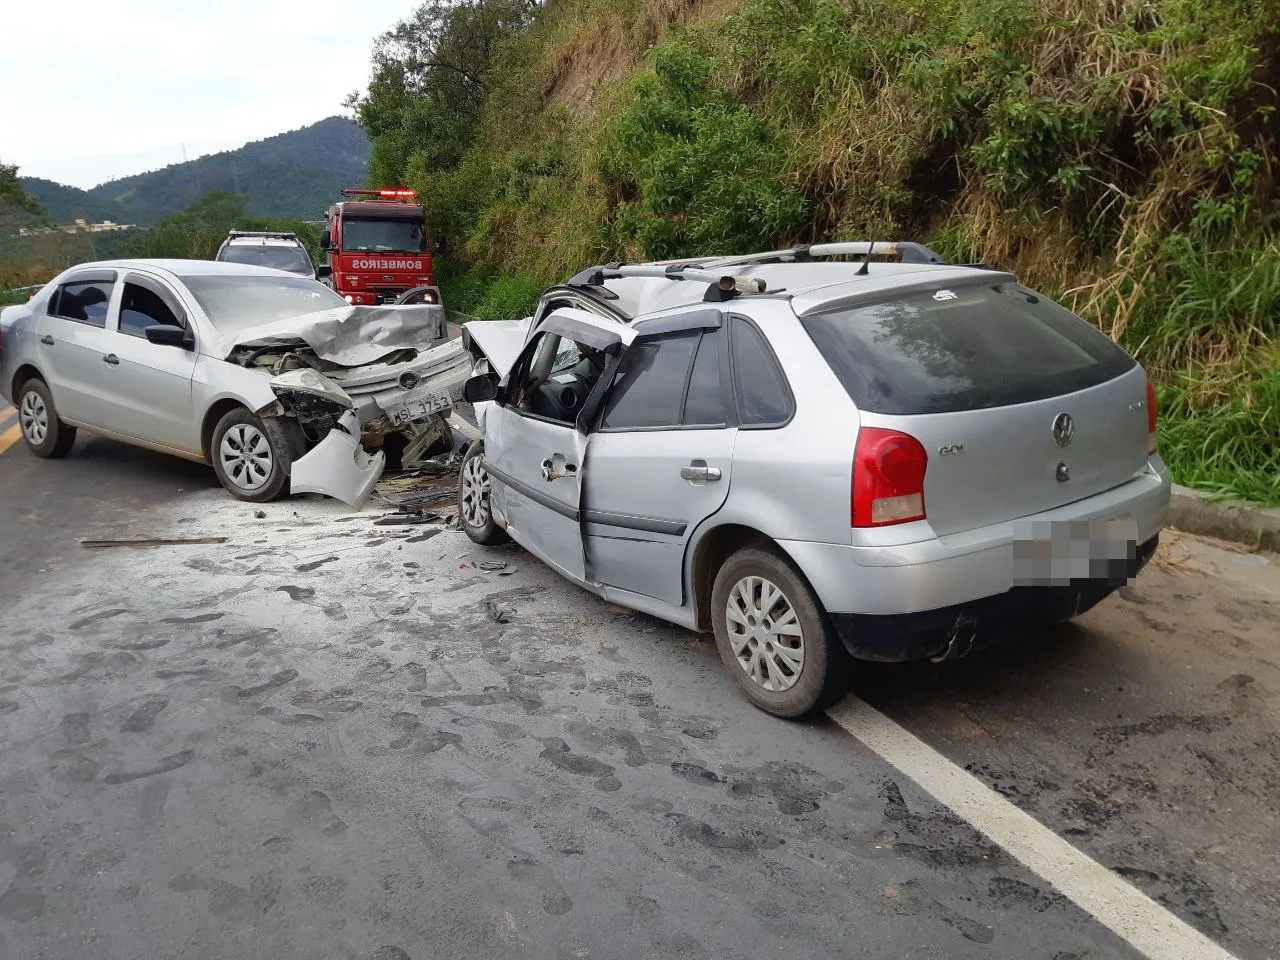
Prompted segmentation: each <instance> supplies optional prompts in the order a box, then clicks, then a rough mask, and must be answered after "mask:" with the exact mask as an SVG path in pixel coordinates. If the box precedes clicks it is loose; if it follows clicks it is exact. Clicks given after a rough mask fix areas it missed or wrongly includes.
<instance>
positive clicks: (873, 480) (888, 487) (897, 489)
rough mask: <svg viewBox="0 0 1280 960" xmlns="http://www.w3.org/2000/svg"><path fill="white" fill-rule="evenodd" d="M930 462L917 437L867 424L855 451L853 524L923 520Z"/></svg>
mask: <svg viewBox="0 0 1280 960" xmlns="http://www.w3.org/2000/svg"><path fill="white" fill-rule="evenodd" d="M928 466H929V456H928V454H926V453H925V452H924V447H923V446H922V445H921V444H920V441H919V440H917V439H916V438H915V437H913V436H910V435H909V434H905V433H901V432H899V431H897V430H884V429H881V428H879V427H863V428H862V429H861V430H860V431H858V445H857V447H856V448H855V450H854V453H853V497H852V500H853V504H852V508H853V509H852V522H853V525H854V526H855V527H883V526H887V525H888V524H891V523H906V522H908V521H909V520H923V519H924V516H925V514H924V472H925V469H926V468H927V467H928Z"/></svg>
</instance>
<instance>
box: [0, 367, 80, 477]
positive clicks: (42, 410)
mask: <svg viewBox="0 0 1280 960" xmlns="http://www.w3.org/2000/svg"><path fill="white" fill-rule="evenodd" d="M14 399H15V400H16V401H17V403H16V404H15V406H16V407H17V408H18V426H19V427H20V428H21V430H22V439H23V440H25V441H27V447H28V448H29V449H30V450H31V452H32V453H34V454H35V455H36V456H37V457H42V458H44V459H49V460H52V459H55V458H57V457H65V456H66V455H67V453H68V452H69V451H70V450H71V445H72V444H73V443H75V442H76V428H75V427H73V426H71V425H70V424H67V423H63V422H62V421H61V420H59V419H58V410H57V408H56V407H55V406H54V405H53V394H52V393H50V392H49V385H48V384H47V383H45V382H44V381H43V380H41V379H40V378H39V377H32V378H31V379H30V380H28V381H27V382H26V383H24V384H23V385H22V386H21V387H20V388H19V389H18V395H17V396H16V397H14Z"/></svg>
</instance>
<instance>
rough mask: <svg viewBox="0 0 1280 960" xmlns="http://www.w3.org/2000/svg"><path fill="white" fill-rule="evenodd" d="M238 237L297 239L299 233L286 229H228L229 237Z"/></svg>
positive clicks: (230, 238)
mask: <svg viewBox="0 0 1280 960" xmlns="http://www.w3.org/2000/svg"><path fill="white" fill-rule="evenodd" d="M237 237H262V238H263V239H264V240H265V239H269V238H270V239H275V240H297V239H298V235H297V234H296V233H292V232H289V231H285V230H228V231H227V239H228V240H234V239H236V238H237Z"/></svg>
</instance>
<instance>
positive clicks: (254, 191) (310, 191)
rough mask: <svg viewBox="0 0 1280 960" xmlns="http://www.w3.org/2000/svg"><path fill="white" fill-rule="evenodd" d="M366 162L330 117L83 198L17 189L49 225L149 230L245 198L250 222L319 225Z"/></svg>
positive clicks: (57, 189)
mask: <svg viewBox="0 0 1280 960" xmlns="http://www.w3.org/2000/svg"><path fill="white" fill-rule="evenodd" d="M368 160H369V141H368V138H367V137H366V136H365V134H364V131H362V130H361V129H360V127H358V126H357V125H356V124H354V123H352V122H351V121H350V120H348V119H346V118H344V117H329V118H328V119H327V120H321V121H320V122H319V123H315V124H312V125H311V126H309V127H303V128H301V129H299V130H292V131H289V132H288V133H282V134H279V135H277V136H274V137H268V138H267V139H265V140H258V141H255V142H253V143H247V144H245V145H244V146H243V147H240V148H239V149H238V150H228V151H224V152H222V153H215V154H210V155H209V156H205V157H199V158H197V159H195V160H190V161H188V162H186V163H176V164H173V165H172V166H168V167H165V168H164V169H162V170H153V171H151V172H150V173H141V174H138V175H136V176H132V177H125V178H123V179H120V180H109V181H107V182H106V183H103V184H99V185H98V186H96V187H93V188H92V189H90V190H79V189H77V188H75V187H68V186H64V185H63V184H59V183H53V182H52V181H50V180H41V179H37V178H32V177H24V178H23V179H22V185H23V186H24V188H25V189H26V191H27V192H28V193H30V194H31V195H33V196H35V197H36V198H37V199H38V200H40V201H41V202H42V203H43V204H44V207H45V209H46V211H47V212H48V218H49V219H50V220H51V221H52V222H53V223H56V224H67V223H73V222H74V221H75V219H76V218H77V217H83V218H85V219H86V220H89V221H91V222H97V221H101V220H113V221H115V222H116V223H133V224H139V225H142V226H150V225H152V224H155V223H156V222H157V221H158V220H160V218H162V217H165V216H168V215H170V214H173V213H176V212H178V211H179V210H181V209H183V208H184V207H187V206H189V205H190V204H192V203H194V202H195V201H197V200H198V199H199V198H200V197H203V196H204V195H206V194H208V193H213V192H215V191H225V192H227V193H234V194H239V195H242V196H244V197H245V198H246V204H247V206H248V209H250V210H252V211H253V212H254V215H255V216H259V217H288V218H298V219H307V220H319V219H320V218H321V217H323V216H324V212H325V210H326V208H327V207H328V206H329V204H330V203H332V202H333V201H334V200H336V199H338V192H339V191H340V190H341V189H342V188H343V187H352V186H358V185H359V184H361V183H363V182H364V179H365V174H366V170H367V167H368ZM0 232H2V231H0Z"/></svg>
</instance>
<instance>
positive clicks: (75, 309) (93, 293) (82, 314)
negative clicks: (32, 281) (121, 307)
mask: <svg viewBox="0 0 1280 960" xmlns="http://www.w3.org/2000/svg"><path fill="white" fill-rule="evenodd" d="M114 286H115V284H114V283H112V282H110V281H108V280H94V281H91V282H87V283H64V284H63V285H62V286H61V287H59V288H58V292H57V295H56V296H55V297H54V299H52V300H50V302H49V312H50V313H51V314H53V315H54V316H58V317H63V318H65V319H67V320H75V321H76V322H77V323H86V324H88V325H89V326H92V327H105V326H106V325H107V305H108V304H110V303H111V290H112V288H113V287H114Z"/></svg>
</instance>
